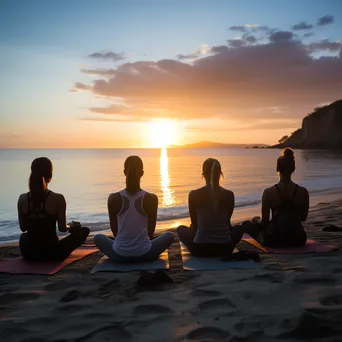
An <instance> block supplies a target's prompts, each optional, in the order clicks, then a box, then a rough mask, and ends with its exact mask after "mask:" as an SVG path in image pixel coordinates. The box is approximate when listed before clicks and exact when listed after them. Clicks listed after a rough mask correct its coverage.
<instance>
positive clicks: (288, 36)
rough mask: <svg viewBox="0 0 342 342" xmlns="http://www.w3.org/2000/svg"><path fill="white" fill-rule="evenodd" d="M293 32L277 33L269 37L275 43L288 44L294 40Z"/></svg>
mask: <svg viewBox="0 0 342 342" xmlns="http://www.w3.org/2000/svg"><path fill="white" fill-rule="evenodd" d="M293 36H294V34H293V32H290V31H276V32H274V33H272V34H271V35H270V36H269V39H270V41H271V42H273V43H278V42H287V41H290V40H292V39H293Z"/></svg>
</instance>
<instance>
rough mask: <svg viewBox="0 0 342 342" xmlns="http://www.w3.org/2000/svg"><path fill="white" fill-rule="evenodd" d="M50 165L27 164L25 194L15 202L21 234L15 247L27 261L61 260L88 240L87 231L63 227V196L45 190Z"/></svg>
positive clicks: (43, 160) (43, 161) (40, 162)
mask: <svg viewBox="0 0 342 342" xmlns="http://www.w3.org/2000/svg"><path fill="white" fill-rule="evenodd" d="M52 171H53V165H52V162H51V161H50V160H49V159H48V158H45V157H41V158H37V159H35V160H34V161H33V162H32V164H31V175H30V178H29V192H27V193H24V194H21V195H20V197H19V199H18V219H19V226H20V229H21V231H22V232H23V234H21V236H20V240H19V246H20V252H21V254H22V256H23V257H24V258H25V259H27V260H34V261H39V260H41V261H45V260H63V259H65V258H67V257H68V256H69V255H70V254H71V252H72V251H73V250H75V249H76V248H77V247H78V246H80V245H81V244H82V243H83V242H84V241H85V240H86V239H87V237H88V235H89V229H88V228H87V227H82V226H81V225H77V224H75V225H72V226H71V227H69V226H67V224H66V216H65V211H66V202H65V199H64V196H63V195H61V194H58V193H55V192H53V191H51V190H49V189H48V184H49V183H50V181H51V179H52ZM56 224H58V229H59V231H60V232H66V231H68V230H69V232H70V234H69V236H67V237H65V238H64V239H61V240H59V238H58V236H57V234H56Z"/></svg>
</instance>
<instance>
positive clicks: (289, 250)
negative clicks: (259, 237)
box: [242, 234, 338, 254]
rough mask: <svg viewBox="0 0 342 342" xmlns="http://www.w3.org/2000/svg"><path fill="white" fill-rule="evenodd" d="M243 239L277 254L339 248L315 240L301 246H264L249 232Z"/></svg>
mask: <svg viewBox="0 0 342 342" xmlns="http://www.w3.org/2000/svg"><path fill="white" fill-rule="evenodd" d="M242 240H243V241H246V242H248V243H250V244H251V245H253V246H255V247H256V248H259V249H261V250H262V251H263V252H265V253H275V254H306V253H326V252H330V251H333V250H336V249H338V247H337V246H333V245H323V244H321V243H319V242H317V241H314V240H307V241H306V244H305V245H304V246H301V247H288V248H275V247H264V246H262V245H260V243H259V242H258V241H256V240H255V239H253V238H252V237H251V236H250V235H248V234H243V237H242Z"/></svg>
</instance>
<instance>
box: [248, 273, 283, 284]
mask: <svg viewBox="0 0 342 342" xmlns="http://www.w3.org/2000/svg"><path fill="white" fill-rule="evenodd" d="M253 278H254V279H255V280H261V281H262V280H264V281H267V282H271V283H283V282H284V279H285V275H284V274H282V273H279V272H273V273H265V274H256V275H255V276H254V277H253Z"/></svg>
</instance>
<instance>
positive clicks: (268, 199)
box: [242, 148, 309, 247]
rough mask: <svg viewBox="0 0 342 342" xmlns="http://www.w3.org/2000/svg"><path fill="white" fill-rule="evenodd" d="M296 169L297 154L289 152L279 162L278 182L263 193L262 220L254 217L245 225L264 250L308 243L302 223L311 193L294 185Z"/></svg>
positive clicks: (306, 213) (285, 151)
mask: <svg viewBox="0 0 342 342" xmlns="http://www.w3.org/2000/svg"><path fill="white" fill-rule="evenodd" d="M295 169H296V163H295V157H294V153H293V151H292V150H291V149H290V148H286V149H285V150H284V151H283V153H282V155H281V156H280V157H279V158H278V160H277V172H278V174H279V182H278V183H277V184H276V185H273V186H271V187H269V188H267V189H265V190H264V192H263V195H262V208H261V215H262V218H261V220H260V217H255V218H254V219H253V220H252V222H251V221H246V222H244V223H243V224H242V226H243V228H244V231H245V232H247V233H249V234H250V235H251V236H252V237H253V238H255V239H256V240H257V241H259V242H260V243H261V244H262V245H263V246H272V247H297V246H302V245H304V244H305V243H306V233H305V231H304V228H303V226H302V222H303V221H305V220H306V218H307V216H308V212H309V193H308V191H307V189H306V188H304V187H302V186H299V185H298V184H296V183H294V182H293V181H292V179H291V177H292V174H293V172H294V171H295ZM270 214H272V216H271V219H270Z"/></svg>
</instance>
